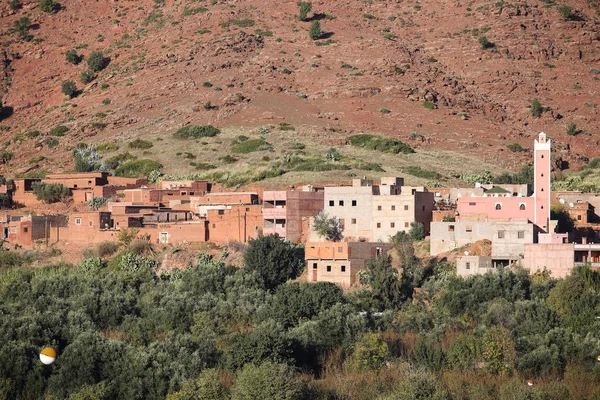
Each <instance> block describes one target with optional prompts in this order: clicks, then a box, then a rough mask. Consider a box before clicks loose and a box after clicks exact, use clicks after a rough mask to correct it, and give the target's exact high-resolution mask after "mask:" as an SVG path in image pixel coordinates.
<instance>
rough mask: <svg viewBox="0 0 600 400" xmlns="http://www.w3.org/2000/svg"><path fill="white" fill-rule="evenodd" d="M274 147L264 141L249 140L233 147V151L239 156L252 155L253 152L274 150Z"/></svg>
mask: <svg viewBox="0 0 600 400" xmlns="http://www.w3.org/2000/svg"><path fill="white" fill-rule="evenodd" d="M272 149H273V147H272V146H271V145H270V144H269V143H268V142H267V141H265V140H263V139H249V140H245V141H243V142H241V143H237V144H234V145H233V146H231V151H232V152H233V153H237V154H246V153H252V152H253V151H262V150H272Z"/></svg>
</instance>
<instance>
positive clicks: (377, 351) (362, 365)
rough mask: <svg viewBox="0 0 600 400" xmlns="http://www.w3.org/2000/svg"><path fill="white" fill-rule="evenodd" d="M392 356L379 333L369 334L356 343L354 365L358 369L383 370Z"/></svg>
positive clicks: (353, 357) (353, 356)
mask: <svg viewBox="0 0 600 400" xmlns="http://www.w3.org/2000/svg"><path fill="white" fill-rule="evenodd" d="M389 356H390V351H389V349H388V345H387V343H386V342H384V341H383V339H382V338H381V334H379V333H367V334H366V335H364V336H363V337H362V339H361V340H360V341H359V342H358V343H356V345H355V347H354V352H353V353H352V358H351V360H352V364H354V367H355V368H357V369H372V370H377V369H381V368H382V367H383V366H384V365H385V362H386V361H387V360H388V358H389Z"/></svg>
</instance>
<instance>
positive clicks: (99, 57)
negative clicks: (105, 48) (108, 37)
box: [87, 51, 109, 72]
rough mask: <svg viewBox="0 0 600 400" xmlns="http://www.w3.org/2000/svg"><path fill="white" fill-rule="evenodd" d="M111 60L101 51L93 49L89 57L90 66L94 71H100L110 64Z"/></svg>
mask: <svg viewBox="0 0 600 400" xmlns="http://www.w3.org/2000/svg"><path fill="white" fill-rule="evenodd" d="M108 63H109V60H108V58H106V57H104V55H103V54H102V52H101V51H93V52H92V54H90V56H89V57H88V59H87V65H88V67H89V68H90V69H91V70H92V71H94V72H100V71H102V70H103V69H104V68H106V67H107V66H108Z"/></svg>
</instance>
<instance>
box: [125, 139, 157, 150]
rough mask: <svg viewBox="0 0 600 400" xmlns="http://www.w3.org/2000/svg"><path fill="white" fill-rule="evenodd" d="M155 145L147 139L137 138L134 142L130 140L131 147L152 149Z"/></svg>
mask: <svg viewBox="0 0 600 400" xmlns="http://www.w3.org/2000/svg"><path fill="white" fill-rule="evenodd" d="M153 146H154V145H153V144H152V142H149V141H147V140H143V139H139V138H138V139H135V140H134V141H132V142H129V145H128V147H129V148H130V149H144V150H145V149H150V148H152V147H153Z"/></svg>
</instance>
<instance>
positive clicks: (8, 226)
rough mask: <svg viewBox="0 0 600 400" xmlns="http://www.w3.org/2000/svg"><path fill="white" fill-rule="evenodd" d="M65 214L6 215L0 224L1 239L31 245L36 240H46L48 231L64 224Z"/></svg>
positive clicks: (20, 244) (48, 235)
mask: <svg viewBox="0 0 600 400" xmlns="http://www.w3.org/2000/svg"><path fill="white" fill-rule="evenodd" d="M66 223H67V216H66V215H61V214H53V215H25V216H16V215H12V216H10V215H9V216H7V217H6V218H5V219H4V221H3V222H2V223H0V226H1V227H2V239H3V240H6V241H7V242H8V243H9V244H15V245H19V246H33V245H34V244H35V242H36V241H40V240H41V241H48V240H49V238H50V231H51V229H52V228H53V227H56V226H65V225H66Z"/></svg>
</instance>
